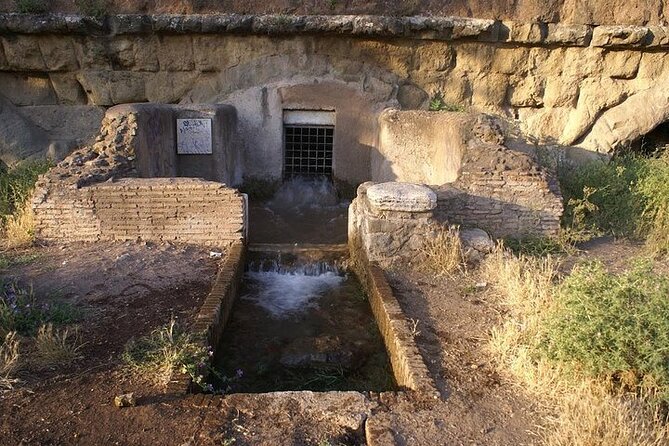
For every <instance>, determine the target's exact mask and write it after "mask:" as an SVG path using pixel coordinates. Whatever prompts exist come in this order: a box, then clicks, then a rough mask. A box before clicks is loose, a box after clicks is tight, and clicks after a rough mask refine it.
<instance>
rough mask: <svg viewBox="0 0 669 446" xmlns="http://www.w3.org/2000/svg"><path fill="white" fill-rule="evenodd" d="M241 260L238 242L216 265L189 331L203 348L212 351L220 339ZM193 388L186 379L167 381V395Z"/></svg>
mask: <svg viewBox="0 0 669 446" xmlns="http://www.w3.org/2000/svg"><path fill="white" fill-rule="evenodd" d="M245 257H246V246H245V245H244V243H243V242H241V241H239V242H236V243H234V244H233V245H232V246H231V247H230V248H229V249H228V251H227V253H226V256H225V260H223V262H222V263H221V264H220V265H219V268H218V274H217V275H216V278H215V279H214V284H213V286H212V288H211V291H210V292H209V295H208V296H207V297H206V299H205V300H204V302H203V303H202V305H201V306H200V311H199V313H198V315H197V318H196V319H195V323H194V324H193V326H192V327H191V332H192V333H193V335H194V336H196V337H197V339H198V340H199V342H200V343H201V346H202V347H203V348H210V347H212V348H214V349H215V348H216V346H217V345H218V343H219V342H220V340H221V336H222V335H223V330H225V326H226V324H227V322H228V319H229V318H230V313H231V311H232V304H233V303H234V301H235V298H236V297H237V291H238V289H239V284H240V282H241V279H242V275H243V274H244V259H245ZM214 351H215V350H214ZM214 357H215V355H214ZM194 387H195V386H194V385H193V383H192V381H191V378H190V376H188V375H185V374H179V375H178V376H175V377H174V378H173V380H172V382H170V385H169V386H168V391H169V392H170V393H189V392H191V391H197V389H195V388H194Z"/></svg>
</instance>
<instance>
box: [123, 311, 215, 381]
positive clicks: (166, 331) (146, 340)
mask: <svg viewBox="0 0 669 446" xmlns="http://www.w3.org/2000/svg"><path fill="white" fill-rule="evenodd" d="M212 354H213V352H212V350H211V349H209V348H206V347H203V346H202V344H201V343H200V342H198V341H197V340H196V339H194V338H193V336H192V335H191V334H190V333H188V332H187V331H185V330H183V329H182V328H181V327H179V326H178V325H177V323H176V321H175V320H174V319H172V320H171V321H170V322H169V323H168V324H167V325H164V326H162V327H160V328H158V329H156V330H154V331H153V332H151V334H149V335H148V336H144V337H141V338H139V339H133V340H131V341H130V342H129V343H128V344H127V345H126V348H125V351H124V352H123V355H122V359H123V361H124V362H125V363H126V365H127V366H128V367H129V369H130V370H131V371H132V372H133V373H135V374H136V375H138V376H142V377H144V378H146V379H147V380H149V381H150V382H151V383H153V384H154V385H156V386H163V387H164V386H167V385H168V384H169V383H170V381H171V380H172V377H173V376H174V375H175V374H177V373H184V374H188V375H189V376H190V377H191V378H192V380H193V383H195V384H196V385H198V386H200V387H201V388H202V389H203V390H208V391H213V388H212V387H211V386H210V385H208V384H207V383H206V379H207V378H208V374H209V372H210V366H209V364H210V358H211V356H212Z"/></svg>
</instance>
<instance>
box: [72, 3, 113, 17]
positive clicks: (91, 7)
mask: <svg viewBox="0 0 669 446" xmlns="http://www.w3.org/2000/svg"><path fill="white" fill-rule="evenodd" d="M74 3H75V4H76V6H77V9H79V12H81V13H82V14H84V15H89V16H92V17H102V16H104V15H106V14H107V9H108V5H107V2H106V1H105V0H75V2H74Z"/></svg>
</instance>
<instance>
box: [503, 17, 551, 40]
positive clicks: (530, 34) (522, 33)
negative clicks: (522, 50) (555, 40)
mask: <svg viewBox="0 0 669 446" xmlns="http://www.w3.org/2000/svg"><path fill="white" fill-rule="evenodd" d="M500 34H501V35H500V40H505V41H508V42H514V43H540V42H542V41H543V40H544V37H545V36H546V24H545V23H523V22H502V30H501V32H500Z"/></svg>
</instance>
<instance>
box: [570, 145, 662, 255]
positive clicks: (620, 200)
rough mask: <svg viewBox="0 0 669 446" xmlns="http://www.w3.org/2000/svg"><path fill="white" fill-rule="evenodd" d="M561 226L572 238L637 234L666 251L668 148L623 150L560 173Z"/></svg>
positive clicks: (653, 248)
mask: <svg viewBox="0 0 669 446" xmlns="http://www.w3.org/2000/svg"><path fill="white" fill-rule="evenodd" d="M560 183H561V188H562V195H563V197H564V200H565V212H564V215H563V219H562V226H563V227H564V228H565V229H566V230H568V231H571V235H572V237H573V238H574V240H575V241H583V240H587V239H588V238H592V237H593V236H598V235H605V234H608V235H613V236H616V237H628V238H639V239H644V240H646V241H647V244H648V246H649V248H650V249H651V251H652V252H654V253H656V254H663V253H667V252H668V251H669V153H667V152H665V153H664V154H662V155H660V156H659V157H655V158H643V157H640V156H636V155H633V154H623V155H621V156H617V157H615V158H613V159H612V160H611V161H609V162H603V161H596V162H591V163H588V164H585V165H583V166H579V167H576V168H572V169H567V170H563V171H562V172H561V177H560Z"/></svg>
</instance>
